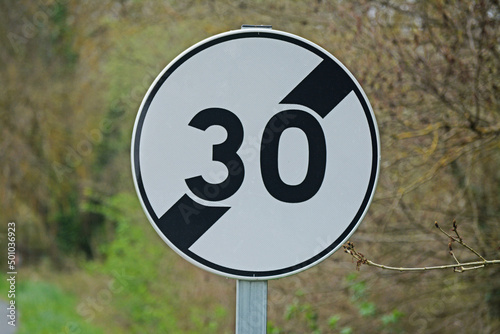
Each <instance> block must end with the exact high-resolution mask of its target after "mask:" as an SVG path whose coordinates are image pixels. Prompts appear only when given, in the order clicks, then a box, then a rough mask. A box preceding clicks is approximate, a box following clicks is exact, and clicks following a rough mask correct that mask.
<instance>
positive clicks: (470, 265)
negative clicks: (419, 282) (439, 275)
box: [343, 220, 500, 273]
mask: <svg viewBox="0 0 500 334" xmlns="http://www.w3.org/2000/svg"><path fill="white" fill-rule="evenodd" d="M434 225H435V226H436V227H437V228H438V229H439V230H440V231H441V232H442V233H443V234H445V235H446V236H447V237H448V238H450V242H449V243H448V248H449V250H450V255H451V256H452V257H453V259H454V260H455V261H456V262H457V263H456V264H447V265H442V266H430V267H414V268H411V267H391V266H386V265H383V264H378V263H375V262H373V261H371V260H368V259H367V258H366V257H365V256H364V255H363V254H362V253H360V252H358V251H357V250H356V249H355V247H354V243H353V242H351V241H348V242H347V243H346V244H345V245H344V246H343V247H344V251H345V252H346V253H347V254H350V255H351V256H352V257H353V258H354V259H355V260H356V270H359V269H360V267H361V265H363V264H366V265H368V266H372V267H377V268H381V269H387V270H394V271H400V272H403V271H428V270H438V269H453V271H454V272H458V273H462V272H464V271H468V270H476V269H480V268H485V267H486V266H489V265H497V264H500V260H486V259H485V258H484V257H483V256H481V254H479V253H478V252H477V251H475V250H474V249H473V248H471V247H470V246H469V245H467V244H466V243H464V242H463V239H462V237H461V236H460V234H459V233H458V225H457V223H456V221H455V220H453V229H452V231H453V232H455V234H456V237H454V236H452V235H450V234H448V233H447V232H445V231H444V230H443V229H442V228H441V227H440V226H439V224H438V223H437V222H435V223H434ZM453 242H457V243H458V244H460V245H461V246H463V247H465V248H466V249H468V250H469V251H471V252H472V253H474V254H475V255H476V256H478V257H479V258H480V259H481V261H473V262H463V263H462V262H460V261H459V260H458V259H457V257H456V256H455V254H454V253H453V247H452V243H453Z"/></svg>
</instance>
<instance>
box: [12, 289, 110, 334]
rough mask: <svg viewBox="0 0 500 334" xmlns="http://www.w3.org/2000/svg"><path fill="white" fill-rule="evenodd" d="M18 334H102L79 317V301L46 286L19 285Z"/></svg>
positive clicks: (17, 299) (17, 301)
mask: <svg viewBox="0 0 500 334" xmlns="http://www.w3.org/2000/svg"><path fill="white" fill-rule="evenodd" d="M16 305H18V312H19V313H18V320H19V323H18V326H19V334H32V333H38V334H69V333H88V334H101V333H104V332H103V331H102V330H100V329H98V328H96V327H94V326H92V325H91V324H88V323H87V322H86V320H85V319H84V318H82V317H81V316H80V315H79V314H78V313H77V298H76V297H75V296H74V295H72V294H70V293H67V292H63V291H62V290H61V289H60V288H58V287H57V286H55V285H53V284H50V283H47V282H33V281H26V282H20V283H19V285H18V287H17V291H16Z"/></svg>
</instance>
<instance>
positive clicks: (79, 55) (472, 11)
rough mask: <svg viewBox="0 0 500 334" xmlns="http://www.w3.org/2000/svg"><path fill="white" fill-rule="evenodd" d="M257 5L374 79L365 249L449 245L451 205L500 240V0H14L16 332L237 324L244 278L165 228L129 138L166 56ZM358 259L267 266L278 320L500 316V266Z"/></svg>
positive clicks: (433, 254) (485, 324)
mask: <svg viewBox="0 0 500 334" xmlns="http://www.w3.org/2000/svg"><path fill="white" fill-rule="evenodd" d="M243 23H251V24H271V25H273V27H274V28H275V29H278V30H283V31H288V32H291V33H294V34H297V35H299V36H302V37H305V38H307V39H309V40H311V41H313V42H315V43H317V44H319V45H321V46H322V47H324V48H325V49H327V50H328V51H330V52H331V53H332V54H333V55H335V56H336V57H337V58H338V59H339V60H340V61H341V62H343V63H344V64H345V65H346V66H347V68H349V69H350V71H351V72H352V73H353V74H354V76H355V77H356V78H357V79H358V81H359V82H360V83H361V85H362V87H363V88H364V90H365V92H366V94H367V96H368V98H369V99H370V101H371V103H372V106H373V109H374V112H375V114H376V117H377V120H378V124H379V129H380V133H381V140H382V166H381V173H380V178H379V184H378V188H377V193H376V196H375V199H374V201H373V203H372V206H371V208H370V211H369V214H368V215H367V217H366V218H365V220H364V222H363V224H362V225H361V227H360V228H359V229H358V231H357V232H356V233H355V234H354V236H353V238H352V240H353V241H354V242H356V245H357V247H358V248H359V250H361V251H362V252H363V253H364V254H365V255H366V256H367V257H369V258H370V259H371V260H374V261H376V262H379V263H384V264H387V265H395V266H423V265H435V264H446V263H453V262H452V258H451V257H450V256H449V254H448V247H447V240H443V238H442V236H441V235H439V234H438V233H437V232H436V231H435V228H434V225H433V222H434V221H435V220H437V221H439V222H440V223H441V225H442V226H445V225H446V224H450V226H451V221H452V219H453V218H456V219H457V221H458V223H459V224H460V228H461V231H462V236H463V237H464V239H465V240H466V241H467V242H468V243H469V244H470V245H472V246H473V247H475V248H476V249H477V250H478V251H479V252H480V253H481V254H483V256H485V257H486V258H488V259H493V258H499V257H500V250H499V246H500V228H499V221H500V168H498V166H499V164H500V109H499V101H498V96H499V85H500V82H499V74H500V73H499V70H500V62H499V58H500V47H499V45H500V43H499V42H500V35H499V31H500V26H499V23H500V8H499V2H498V1H497V0H471V1H458V0H456V1H454V0H425V1H413V0H406V1H405V0H401V1H392V0H376V1H367V0H356V1H343V0H314V1H312V0H311V1H291V0H288V1H286V0H276V1H262V0H246V1H244V0H233V1H228V0H211V1H201V0H182V1H181V0H178V1H177V0H165V1H159V0H150V1H141V0H103V1H69V0H38V1H24V0H23V1H7V0H1V1H0V45H1V48H0V59H1V61H0V82H1V88H0V129H1V134H2V136H1V139H0V157H1V159H0V175H1V176H0V189H1V191H0V220H1V221H2V224H4V225H3V226H5V228H3V229H2V230H1V232H0V243H1V245H2V246H1V248H2V249H6V246H5V245H6V230H7V228H6V226H7V225H6V224H7V222H8V221H15V222H16V223H17V249H18V253H19V254H20V256H21V263H20V267H19V269H18V270H19V276H18V280H19V281H18V286H17V294H16V300H17V303H18V306H19V309H20V312H21V318H20V327H19V333H50V334H53V333H56V334H59V333H232V332H233V331H234V313H235V310H234V308H235V291H234V290H235V282H234V281H233V280H228V279H225V278H222V277H218V276H215V275H212V274H209V273H205V272H203V271H201V270H199V269H197V268H195V267H193V266H192V265H190V264H188V263H186V262H185V261H184V260H182V259H181V258H180V257H179V256H177V255H176V254H174V253H173V252H172V251H171V250H170V249H169V248H168V247H167V246H166V245H164V244H163V242H162V241H161V240H160V238H159V237H158V236H157V235H156V233H155V232H154V231H153V229H152V228H151V227H150V224H149V223H148V221H147V219H146V217H145V215H144V214H143V212H142V210H141V208H140V205H139V202H138V200H137V198H136V195H135V191H134V189H133V184H132V177H131V171H130V162H129V160H130V158H129V148H130V146H129V145H130V139H131V131H132V126H133V123H134V118H135V115H136V113H137V110H138V107H139V104H140V102H141V100H142V97H143V96H144V95H145V93H146V91H147V89H148V87H149V85H150V84H151V83H152V81H153V80H154V78H155V77H156V75H157V74H158V73H159V72H160V71H161V69H162V68H163V67H164V66H166V65H167V64H168V63H169V62H170V61H171V60H172V59H173V58H174V57H175V56H176V55H178V54H179V53H180V52H182V51H183V50H184V49H186V48H187V47H189V46H191V45H192V44H194V43H196V42H198V41H200V40H202V39H204V38H206V37H209V36H212V35H214V34H216V33H220V32H224V31H228V30H231V29H238V28H239V27H240V26H241V24H243ZM457 256H458V257H459V258H460V259H461V260H464V261H465V260H471V259H474V258H473V257H471V254H468V253H460V252H457ZM3 261H5V260H3ZM355 267H356V266H355V264H353V263H352V261H351V258H350V257H349V256H348V255H346V254H343V253H342V252H337V253H336V254H334V255H332V256H331V257H330V258H329V259H327V260H326V261H324V262H323V263H321V264H320V265H318V266H316V267H314V268H312V269H310V270H308V271H306V272H303V273H301V274H298V275H295V276H292V277H289V278H284V279H281V280H276V281H271V282H270V283H269V311H268V312H269V314H268V319H269V320H268V321H269V325H268V332H269V333H274V334H276V333H343V334H347V333H374V332H376V333H457V332H459V333H499V332H500V270H499V268H498V267H488V268H486V269H483V270H480V271H472V272H466V273H463V274H457V273H453V271H451V270H449V271H439V272H425V273H417V274H416V273H393V272H384V271H381V270H378V269H375V268H370V267H364V268H362V269H361V271H360V272H357V271H356V270H355ZM6 284H7V283H6V281H5V280H2V281H1V283H0V290H1V291H7V290H8V288H7V285H6ZM0 298H2V299H6V298H7V297H6V292H5V293H2V294H1V295H0Z"/></svg>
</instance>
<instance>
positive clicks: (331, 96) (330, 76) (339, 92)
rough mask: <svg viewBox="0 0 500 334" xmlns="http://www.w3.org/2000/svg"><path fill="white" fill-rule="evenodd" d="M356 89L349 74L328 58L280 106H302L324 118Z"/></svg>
mask: <svg viewBox="0 0 500 334" xmlns="http://www.w3.org/2000/svg"><path fill="white" fill-rule="evenodd" d="M355 87H356V85H355V83H354V82H353V81H352V79H351V77H350V76H349V74H347V73H346V72H345V71H344V69H343V68H342V67H340V66H339V65H338V64H337V63H336V62H335V61H333V60H332V59H329V58H327V59H324V60H323V61H322V62H321V63H320V64H319V65H318V66H316V68H315V69H314V70H313V71H312V72H311V73H309V74H308V75H307V76H306V77H305V78H304V79H303V80H302V81H301V82H300V83H299V84H298V85H297V86H296V87H295V88H294V89H292V91H291V92H290V93H289V94H288V95H287V96H286V97H285V98H284V99H283V100H282V101H281V102H280V104H300V105H303V106H305V107H308V108H311V109H312V110H314V111H315V112H317V113H318V114H319V115H320V116H321V117H323V118H324V117H326V115H328V113H329V112H330V111H332V110H333V108H335V106H337V104H339V103H340V101H342V100H343V99H344V98H345V97H346V96H347V94H349V93H350V92H351V91H352V90H353V89H354V88H355Z"/></svg>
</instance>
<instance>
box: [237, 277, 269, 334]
mask: <svg viewBox="0 0 500 334" xmlns="http://www.w3.org/2000/svg"><path fill="white" fill-rule="evenodd" d="M266 331H267V281H244V280H237V281H236V334H266Z"/></svg>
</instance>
